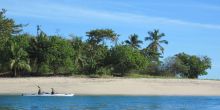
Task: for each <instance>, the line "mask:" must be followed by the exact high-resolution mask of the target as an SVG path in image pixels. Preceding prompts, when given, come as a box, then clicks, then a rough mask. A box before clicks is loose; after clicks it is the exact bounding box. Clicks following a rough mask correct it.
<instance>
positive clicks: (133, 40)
mask: <svg viewBox="0 0 220 110" xmlns="http://www.w3.org/2000/svg"><path fill="white" fill-rule="evenodd" d="M125 43H126V44H127V45H130V46H131V47H133V48H140V47H141V46H140V44H142V43H143V41H141V40H138V35H137V34H132V35H130V36H129V40H126V41H125Z"/></svg>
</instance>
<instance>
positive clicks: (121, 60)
mask: <svg viewBox="0 0 220 110" xmlns="http://www.w3.org/2000/svg"><path fill="white" fill-rule="evenodd" d="M108 59H109V62H110V64H111V65H112V66H113V68H114V72H116V73H120V74H121V76H124V75H125V73H127V72H129V71H130V70H132V69H140V68H143V67H145V66H147V64H148V61H147V59H146V57H145V56H143V55H142V54H141V53H140V51H139V50H137V49H134V48H132V47H130V46H126V45H118V46H116V47H113V48H112V49H111V50H110V58H108Z"/></svg>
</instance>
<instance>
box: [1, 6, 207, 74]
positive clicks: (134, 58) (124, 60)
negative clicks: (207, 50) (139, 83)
mask: <svg viewBox="0 0 220 110" xmlns="http://www.w3.org/2000/svg"><path fill="white" fill-rule="evenodd" d="M5 12H6V11H5V10H4V9H2V11H0V73H1V74H9V75H11V76H26V75H30V76H32V75H33V76H43V75H97V76H102V75H109V76H121V77H123V76H127V75H129V74H132V73H136V74H141V75H153V76H170V77H184V78H198V76H199V75H206V74H207V72H206V70H207V69H209V68H211V60H210V58H209V57H207V56H196V55H188V54H186V53H178V54H176V55H174V56H172V57H168V58H165V59H164V60H163V61H161V59H162V58H163V53H164V50H165V49H164V48H163V45H167V44H168V41H167V40H164V39H163V38H164V36H165V34H164V33H161V32H160V31H159V30H153V31H149V32H148V35H146V36H147V37H145V41H144V42H143V41H141V40H139V39H138V35H137V34H131V35H130V36H129V38H128V40H126V41H123V42H120V43H118V41H117V39H118V38H119V35H118V34H117V33H115V32H114V31H113V30H112V29H94V30H90V31H88V32H86V36H87V39H86V40H82V39H81V37H78V36H70V38H71V39H67V38H64V37H62V36H60V35H47V34H46V33H45V32H44V31H43V30H41V29H40V27H39V26H37V28H36V29H37V33H36V35H30V34H28V33H26V34H22V33H21V32H22V27H23V26H22V25H20V24H16V23H15V21H14V20H13V19H10V18H7V17H6V16H5ZM106 41H112V44H111V45H112V46H111V47H110V46H108V45H107V44H106V43H105V42H106ZM143 43H145V44H149V45H148V46H147V47H143V48H141V44H143ZM192 48H193V47H192Z"/></svg>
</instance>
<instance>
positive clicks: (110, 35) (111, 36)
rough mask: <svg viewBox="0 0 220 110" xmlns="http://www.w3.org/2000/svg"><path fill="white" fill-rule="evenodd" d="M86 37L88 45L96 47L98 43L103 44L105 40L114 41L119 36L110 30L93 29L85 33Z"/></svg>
mask: <svg viewBox="0 0 220 110" xmlns="http://www.w3.org/2000/svg"><path fill="white" fill-rule="evenodd" d="M86 36H88V40H87V42H88V43H89V44H91V45H98V44H99V43H100V42H103V44H104V40H106V39H107V40H111V41H115V40H116V39H117V37H118V36H119V35H118V34H117V33H115V32H114V31H113V30H111V29H95V30H91V31H89V32H86Z"/></svg>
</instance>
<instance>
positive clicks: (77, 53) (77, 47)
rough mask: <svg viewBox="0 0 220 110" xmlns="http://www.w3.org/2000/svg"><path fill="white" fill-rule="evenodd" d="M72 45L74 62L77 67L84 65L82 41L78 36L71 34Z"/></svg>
mask: <svg viewBox="0 0 220 110" xmlns="http://www.w3.org/2000/svg"><path fill="white" fill-rule="evenodd" d="M72 37H73V38H72V40H71V43H72V46H73V48H74V63H75V65H76V66H77V68H82V67H84V65H85V60H84V59H85V56H84V55H83V49H84V45H85V44H84V42H83V41H82V39H81V38H80V37H77V36H72Z"/></svg>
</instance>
